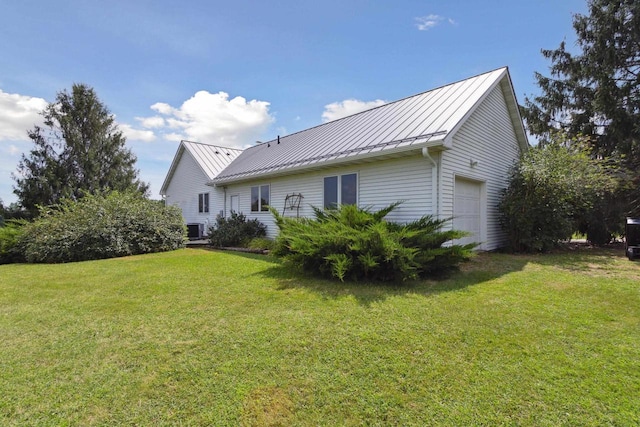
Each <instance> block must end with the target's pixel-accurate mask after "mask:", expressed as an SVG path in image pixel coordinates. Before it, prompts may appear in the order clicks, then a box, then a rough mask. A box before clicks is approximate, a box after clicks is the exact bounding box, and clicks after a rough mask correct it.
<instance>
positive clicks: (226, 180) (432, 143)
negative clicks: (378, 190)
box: [207, 137, 446, 187]
mask: <svg viewBox="0 0 640 427" xmlns="http://www.w3.org/2000/svg"><path fill="white" fill-rule="evenodd" d="M444 140H445V138H444V137H440V138H438V139H434V140H428V141H423V142H418V143H415V144H411V145H407V146H403V147H398V148H392V149H387V150H381V151H374V152H369V153H362V154H358V155H357V156H349V157H340V158H336V159H330V160H325V161H322V162H316V163H311V164H304V165H300V166H293V167H288V168H286V169H272V170H269V171H265V172H261V173H255V174H250V175H241V176H230V177H220V176H218V177H216V178H214V179H212V180H210V181H209V182H208V183H207V185H210V186H214V187H215V186H216V185H226V184H236V183H240V182H245V181H253V180H257V179H264V178H270V177H273V176H277V175H293V174H297V173H301V172H305V171H308V170H317V169H325V168H329V167H333V166H340V165H343V164H348V163H360V162H362V161H366V160H368V159H372V158H375V157H387V156H393V155H397V154H401V153H405V152H410V151H415V150H421V149H422V148H424V147H426V148H432V147H444ZM444 148H446V147H444Z"/></svg>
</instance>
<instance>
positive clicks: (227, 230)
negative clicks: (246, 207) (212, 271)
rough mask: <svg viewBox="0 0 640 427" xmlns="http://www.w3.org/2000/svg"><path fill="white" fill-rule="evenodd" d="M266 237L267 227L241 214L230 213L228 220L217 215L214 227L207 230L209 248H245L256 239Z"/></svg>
mask: <svg viewBox="0 0 640 427" xmlns="http://www.w3.org/2000/svg"><path fill="white" fill-rule="evenodd" d="M266 235H267V226H266V225H264V224H263V223H261V222H260V221H258V220H257V219H251V220H248V221H247V217H246V216H245V215H244V214H242V213H237V212H234V211H232V212H231V216H230V217H229V218H225V217H223V216H220V215H218V216H217V217H216V225H215V226H214V227H211V228H210V229H209V241H210V242H211V246H215V247H217V248H224V247H234V246H246V245H247V244H248V243H249V242H250V241H251V240H252V239H254V238H256V237H264V236H266Z"/></svg>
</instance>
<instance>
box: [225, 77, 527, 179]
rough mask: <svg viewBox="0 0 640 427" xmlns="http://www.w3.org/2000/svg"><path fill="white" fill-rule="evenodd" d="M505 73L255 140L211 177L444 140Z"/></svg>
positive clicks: (261, 171)
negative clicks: (263, 139) (253, 144)
mask: <svg viewBox="0 0 640 427" xmlns="http://www.w3.org/2000/svg"><path fill="white" fill-rule="evenodd" d="M505 76H508V71H507V68H506V67H504V68H499V69H497V70H494V71H490V72H488V73H484V74H480V75H478V76H475V77H471V78H469V79H466V80H462V81H459V82H457V83H452V84H449V85H446V86H442V87H439V88H436V89H433V90H430V91H428V92H424V93H421V94H418V95H414V96H411V97H408V98H404V99H401V100H399V101H395V102H391V103H388V104H384V105H382V106H379V107H376V108H373V109H370V110H367V111H364V112H361V113H358V114H354V115H351V116H348V117H344V118H341V119H338V120H335V121H332V122H329V123H324V124H321V125H318V126H316V127H313V128H310V129H306V130H303V131H300V132H297V133H294V134H291V135H287V136H284V137H280V138H279V140H277V139H274V140H272V141H269V142H264V143H261V144H258V145H255V146H253V147H250V148H247V149H246V150H244V151H243V152H242V153H241V154H240V155H239V156H238V157H237V159H236V160H235V161H233V162H232V163H231V164H230V165H229V166H227V167H226V168H225V169H224V170H223V171H222V172H220V173H219V174H218V175H217V176H216V177H215V178H214V179H213V180H212V182H213V183H225V182H232V181H237V180H242V179H246V178H250V177H254V176H259V175H262V174H267V173H274V172H277V171H282V170H284V169H291V168H302V167H310V166H313V165H318V164H320V163H322V162H327V161H338V160H339V159H345V160H346V159H350V158H354V159H355V158H356V157H357V156H363V155H365V154H366V155H371V154H372V153H380V155H383V154H387V153H389V152H392V151H402V150H409V149H415V148H417V147H419V146H421V145H422V146H424V145H426V144H427V143H430V144H438V143H441V142H442V141H444V140H445V138H446V137H447V136H449V135H450V133H451V132H452V131H454V129H457V127H458V124H459V123H460V122H461V121H462V120H463V119H464V118H465V117H466V115H467V114H468V113H469V112H470V111H472V110H473V109H474V108H475V106H476V105H477V104H478V103H479V102H480V101H481V100H482V99H483V98H484V96H486V94H487V92H488V91H489V89H491V88H493V87H495V85H497V84H498V82H499V81H500V80H501V79H502V78H504V77H505ZM525 138H526V137H525Z"/></svg>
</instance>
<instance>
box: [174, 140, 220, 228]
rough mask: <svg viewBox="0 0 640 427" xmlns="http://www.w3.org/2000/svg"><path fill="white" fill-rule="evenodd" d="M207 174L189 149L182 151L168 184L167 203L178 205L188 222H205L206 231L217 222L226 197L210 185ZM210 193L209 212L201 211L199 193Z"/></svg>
mask: <svg viewBox="0 0 640 427" xmlns="http://www.w3.org/2000/svg"><path fill="white" fill-rule="evenodd" d="M207 181H208V178H207V176H206V175H205V173H204V172H203V171H202V168H200V166H198V164H197V163H196V161H195V159H194V158H193V156H191V154H190V153H189V152H188V151H186V150H185V151H184V152H183V153H182V157H181V159H180V162H179V163H178V165H177V166H176V170H175V172H174V175H173V178H172V179H171V182H170V183H169V185H168V186H167V189H166V194H165V201H166V203H167V205H173V206H178V207H179V208H180V209H181V210H182V216H183V217H184V221H185V223H186V224H190V223H199V224H204V229H205V233H206V232H207V230H208V228H209V227H210V226H211V225H213V223H214V222H215V217H216V214H218V212H219V210H220V209H222V202H223V201H224V197H223V196H222V195H221V194H218V193H217V192H216V191H214V189H213V188H212V187H210V186H208V185H206V182H207ZM203 193H209V212H202V213H200V212H199V195H200V194H203Z"/></svg>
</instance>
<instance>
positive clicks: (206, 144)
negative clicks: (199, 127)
mask: <svg viewBox="0 0 640 427" xmlns="http://www.w3.org/2000/svg"><path fill="white" fill-rule="evenodd" d="M185 142H188V143H189V144H198V145H204V146H206V147H215V148H221V149H223V150H233V151H244V149H242V148H232V147H225V146H224V145H217V144H208V143H206V142H199V141H189V140H188V139H182V140H180V143H185Z"/></svg>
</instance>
